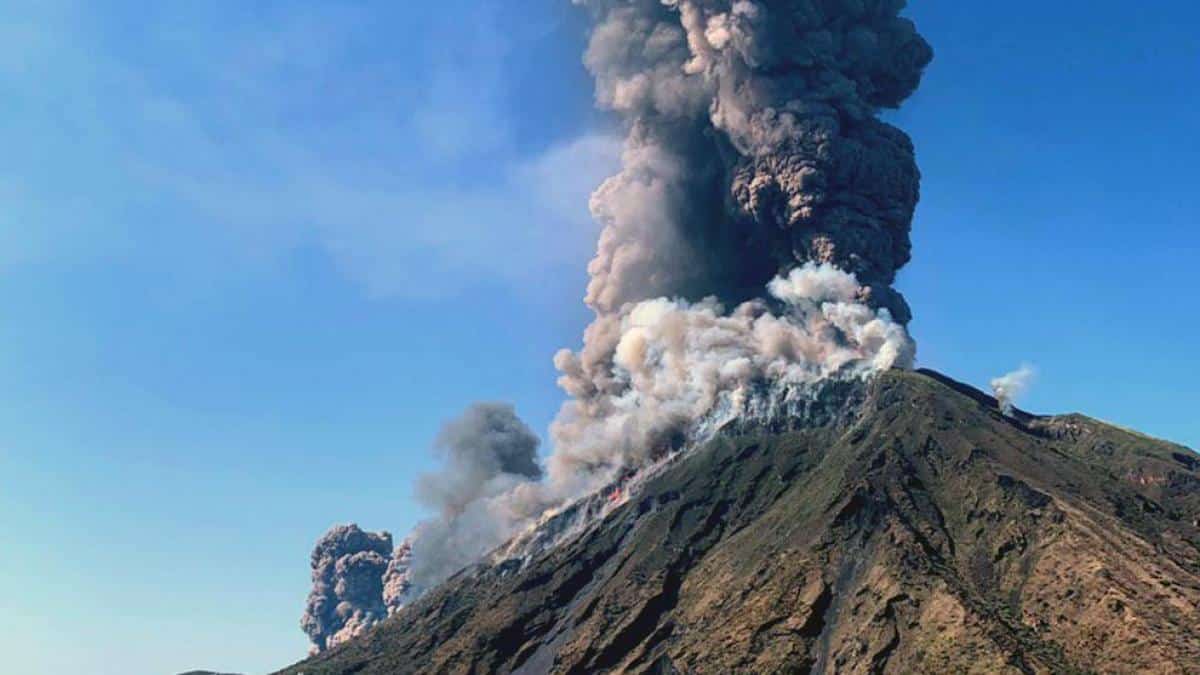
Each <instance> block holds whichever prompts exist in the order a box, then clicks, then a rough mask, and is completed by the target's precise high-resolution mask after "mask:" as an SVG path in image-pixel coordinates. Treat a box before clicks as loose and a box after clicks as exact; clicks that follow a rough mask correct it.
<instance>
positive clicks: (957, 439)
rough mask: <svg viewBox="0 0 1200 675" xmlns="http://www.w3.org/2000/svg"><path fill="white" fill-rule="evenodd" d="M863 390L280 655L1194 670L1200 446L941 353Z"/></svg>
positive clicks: (695, 460) (350, 662) (697, 459)
mask: <svg viewBox="0 0 1200 675" xmlns="http://www.w3.org/2000/svg"><path fill="white" fill-rule="evenodd" d="M855 399H856V400H855V402H854V404H853V405H854V409H855V414H853V415H842V416H830V417H828V418H826V419H827V420H830V421H827V422H826V423H825V424H823V425H822V426H818V427H813V428H804V429H801V430H796V431H785V430H780V429H774V430H762V429H757V430H756V429H739V430H736V431H735V430H733V429H728V430H727V431H726V432H725V433H723V434H721V435H720V436H719V437H718V438H717V439H716V440H714V441H712V442H710V443H708V444H707V445H705V446H703V447H700V448H697V449H695V450H694V451H692V452H690V453H689V454H686V455H684V456H682V457H681V458H680V459H678V460H676V461H675V462H674V464H672V465H671V466H669V467H668V468H667V469H666V470H664V471H663V472H662V473H661V474H659V475H657V476H655V477H654V478H653V479H651V480H649V481H648V482H647V483H646V484H645V486H644V487H643V488H642V489H641V490H640V491H639V492H638V493H637V494H636V495H633V496H632V497H631V498H630V500H629V502H628V503H626V504H625V505H623V506H621V507H620V508H618V509H616V510H615V511H613V512H612V513H610V514H609V515H608V516H607V517H606V518H604V519H603V520H602V521H600V522H597V523H596V524H595V525H594V526H592V527H590V528H589V529H587V530H586V531H584V532H583V533H582V534H580V535H578V536H577V537H575V538H574V539H572V540H570V541H568V542H566V543H564V544H563V545H561V546H558V547H556V548H553V549H550V550H548V551H546V552H544V553H542V554H541V555H539V556H537V557H535V558H533V559H531V560H528V561H525V562H521V563H519V562H516V561H514V562H511V563H506V564H499V565H495V566H490V567H477V568H474V569H471V570H468V571H466V572H463V573H460V574H459V575H458V576H456V577H454V578H452V579H450V580H449V581H448V582H447V583H445V584H443V585H442V586H441V587H440V588H438V589H435V590H434V591H432V592H430V593H429V594H428V595H426V596H425V597H424V598H423V599H422V600H420V601H419V602H417V603H415V604H413V605H412V606H410V607H408V608H407V609H405V610H404V611H402V612H400V613H399V614H398V615H396V616H395V617H393V618H392V619H390V620H388V621H387V622H385V623H383V624H382V625H381V626H379V627H378V628H376V629H374V630H372V631H371V632H369V633H367V634H366V635H364V636H362V637H360V638H358V639H356V640H353V641H351V642H349V643H347V644H345V645H342V646H340V647H338V648H335V649H333V650H330V651H328V652H326V653H323V654H321V655H320V656H317V657H314V658H312V659H310V660H308V661H305V662H303V663H300V664H297V665H295V666H293V667H291V668H289V669H286V670H285V671H282V672H284V673H305V674H306V675H318V674H322V673H410V672H422V673H425V672H439V673H442V672H444V673H491V672H521V673H591V672H607V671H617V672H638V673H641V672H645V673H728V672H751V673H776V672H788V673H804V672H817V673H824V672H844V673H868V672H887V673H919V672H929V673H947V672H987V673H992V672H997V673H999V672H1013V673H1020V672H1026V673H1029V672H1054V673H1059V672H1086V671H1104V672H1154V673H1200V628H1198V626H1200V610H1198V607H1200V456H1197V455H1196V454H1195V453H1193V452H1191V451H1190V450H1187V449H1185V448H1183V447H1180V446H1175V445H1171V444H1168V443H1163V442H1160V441H1156V440H1152V439H1150V438H1147V437H1145V436H1141V435H1139V434H1136V433H1133V432H1129V431H1125V430H1121V429H1118V428H1115V427H1112V426H1109V425H1105V424H1103V423H1100V422H1097V421H1095V420H1092V419H1089V418H1086V417H1083V416H1078V415H1067V416H1061V417H1034V416H1029V415H1025V414H1023V413H1019V412H1018V413H1017V416H1016V418H1015V419H1014V418H1008V417H1005V416H1003V415H1001V414H1000V413H999V412H998V410H997V409H996V406H995V401H994V400H992V399H991V398H990V397H987V396H985V395H983V394H981V393H979V392H977V391H974V390H972V389H970V388H968V387H965V386H963V385H960V384H958V383H955V382H952V381H950V380H948V379H946V378H943V377H941V376H939V375H936V374H934V373H927V372H921V373H910V372H899V371H894V372H890V373H887V374H885V375H883V376H881V377H879V378H877V379H875V380H874V381H872V382H871V383H870V384H868V385H865V391H863V392H860V395H859V396H856V397H855ZM782 426H788V425H787V424H785V425H782Z"/></svg>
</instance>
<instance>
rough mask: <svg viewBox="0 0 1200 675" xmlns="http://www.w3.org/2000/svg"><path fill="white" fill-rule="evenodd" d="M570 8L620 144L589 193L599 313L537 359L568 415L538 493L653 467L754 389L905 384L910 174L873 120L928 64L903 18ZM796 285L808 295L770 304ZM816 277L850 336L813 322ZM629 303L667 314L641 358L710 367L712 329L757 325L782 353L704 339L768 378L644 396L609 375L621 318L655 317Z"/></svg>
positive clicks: (905, 150)
mask: <svg viewBox="0 0 1200 675" xmlns="http://www.w3.org/2000/svg"><path fill="white" fill-rule="evenodd" d="M576 4H579V5H582V6H584V7H586V8H587V9H588V10H590V11H591V12H592V13H593V15H594V17H595V21H596V25H595V29H594V31H593V33H592V36H591V39H590V41H589V45H588V48H587V52H586V54H585V57H584V62H585V64H586V66H587V67H588V69H589V70H590V71H591V72H592V74H593V75H594V76H595V79H596V101H597V104H598V105H600V106H601V107H603V108H607V109H610V110H613V111H615V112H616V113H618V114H619V115H620V116H621V117H622V118H623V119H624V120H625V123H626V128H627V130H628V134H627V137H626V142H625V150H624V154H623V158H622V159H623V166H622V170H621V172H620V173H618V174H617V175H616V176H614V177H612V178H610V179H609V180H607V181H606V182H605V183H604V184H603V185H601V187H600V188H599V189H598V190H597V191H596V192H595V194H594V195H593V196H592V202H591V208H592V212H593V214H594V215H595V217H596V219H597V220H598V221H599V222H600V223H601V224H602V226H603V230H602V232H601V235H600V242H599V245H598V248H597V253H596V256H595V258H594V259H593V260H592V262H591V263H590V265H589V267H588V271H589V274H590V276H591V281H590V283H589V286H588V291H587V296H586V302H587V303H588V305H589V306H590V307H591V308H592V309H593V310H594V311H595V314H596V316H595V319H594V321H593V322H592V324H591V325H590V326H589V327H588V329H587V331H586V332H585V335H584V343H583V347H582V349H581V350H580V351H579V352H577V353H570V352H561V353H559V354H558V355H557V356H556V358H555V363H556V365H557V366H558V368H559V370H560V372H561V373H562V375H561V377H560V380H559V382H560V385H561V386H562V387H563V389H564V390H565V391H566V392H567V393H568V394H569V395H570V397H571V400H570V401H568V402H567V404H566V405H565V406H564V408H563V411H562V413H561V414H560V416H559V418H558V420H557V421H556V422H555V425H554V428H553V429H552V434H553V438H554V441H555V448H556V454H555V455H554V456H553V457H551V460H550V465H549V470H550V473H551V479H552V480H557V481H560V482H563V481H574V482H576V483H579V482H580V479H579V473H580V472H581V471H582V472H584V473H601V474H603V473H611V469H612V468H613V467H616V466H620V465H623V464H626V463H628V462H629V460H630V459H631V458H632V459H634V461H640V460H641V459H643V458H647V457H653V456H654V455H656V454H659V453H661V446H662V445H663V444H664V443H666V442H668V439H669V438H670V437H671V436H673V435H677V434H678V433H679V432H680V431H681V430H683V429H686V427H687V426H688V425H689V424H690V423H693V422H694V421H695V420H697V419H699V418H701V417H703V415H705V414H707V413H708V411H709V410H711V404H712V403H713V402H715V401H716V400H717V399H718V398H720V396H729V397H732V398H734V399H736V398H737V397H738V396H739V392H742V391H744V390H745V385H746V384H747V383H748V381H749V380H750V379H754V378H759V379H764V380H769V381H771V382H772V383H775V384H779V385H783V386H787V385H797V384H801V383H803V382H806V381H807V382H811V381H814V380H818V379H821V378H824V377H846V376H861V375H863V374H864V373H867V372H869V371H870V370H872V369H878V368H885V367H891V366H905V365H909V364H910V363H911V360H912V354H913V352H914V350H915V347H914V346H913V345H912V343H911V340H910V339H909V338H908V336H907V334H906V333H905V331H904V326H905V325H906V324H907V323H908V321H909V319H910V318H911V312H910V310H909V307H908V304H907V303H906V302H905V300H904V298H903V296H901V294H900V293H899V292H897V291H896V290H895V289H893V288H892V286H891V284H892V283H893V281H894V280H895V277H896V273H897V271H898V270H899V269H900V268H901V267H903V266H904V265H905V264H906V263H907V262H908V260H909V258H910V251H911V241H910V237H909V233H910V230H911V225H912V217H913V212H914V209H915V207H916V203H917V200H918V197H919V183H920V172H919V171H918V169H917V165H916V160H915V158H914V153H913V146H912V142H911V141H910V140H909V138H908V136H907V135H905V134H904V132H902V131H900V130H899V129H897V128H895V127H893V126H891V125H889V124H886V123H884V122H882V121H881V120H879V119H878V113H879V111H880V110H881V109H883V108H889V107H896V106H899V105H900V103H902V102H903V101H904V100H905V99H906V98H907V97H908V96H909V95H910V94H912V92H913V91H914V90H915V89H916V87H917V85H918V84H919V82H920V79H921V75H922V72H923V70H924V68H925V66H926V65H927V64H928V63H929V62H930V60H931V59H932V57H933V52H932V49H931V48H930V47H929V45H928V43H926V42H925V40H924V39H923V38H921V36H920V35H919V34H918V33H917V31H916V29H915V27H914V25H913V24H912V22H911V21H909V20H908V19H906V18H903V17H901V16H899V13H900V11H901V10H902V9H903V8H904V2H902V1H897V0H886V1H885V0H841V1H838V0H777V1H774V2H767V1H765V0H757V1H756V0H631V1H630V0H576ZM797 270H799V271H800V276H801V279H802V281H804V282H805V284H809V285H808V286H805V287H797V288H796V289H795V290H794V291H791V290H788V291H785V292H784V293H783V294H782V296H781V294H779V293H776V292H775V289H776V288H782V287H783V285H786V284H787V282H788V280H792V279H794V273H796V271H797ZM821 275H825V277H827V280H828V281H834V279H833V278H832V277H833V276H835V275H841V276H840V277H839V278H838V279H837V280H836V282H837V283H839V284H840V285H841V288H842V289H843V290H845V291H846V292H844V293H841V294H840V295H838V296H837V302H838V303H839V304H840V307H841V308H842V309H841V310H840V311H842V312H843V314H842V318H845V317H848V316H849V315H851V314H853V315H854V316H855V317H857V319H856V320H857V321H858V323H857V324H856V323H854V322H850V323H846V322H844V321H830V320H829V318H830V317H828V316H825V315H824V312H823V307H822V304H823V303H824V302H825V298H824V297H823V295H822V293H824V292H825V291H824V290H823V289H821V288H819V286H820V284H816V285H812V283H813V282H815V281H817V280H818V279H819V278H820V277H821ZM660 299H661V300H660ZM647 302H649V303H652V305H651V306H653V303H658V306H660V307H661V306H663V303H668V304H671V306H672V307H674V310H673V311H671V312H668V314H669V315H670V316H671V317H673V325H672V328H671V330H670V331H667V332H663V333H662V334H661V335H660V337H661V340H660V342H661V344H659V345H651V346H650V347H648V349H650V353H652V354H657V353H658V351H662V350H665V352H666V353H674V354H676V356H674V357H672V360H673V361H674V362H675V363H676V364H678V363H688V364H691V365H695V364H697V363H701V362H705V361H706V358H705V355H702V354H700V353H699V352H696V351H695V350H704V349H707V348H709V344H708V343H709V341H710V340H712V337H711V335H712V334H711V333H710V332H709V329H710V328H712V330H715V331H718V332H721V331H725V330H727V329H728V328H729V325H730V324H738V323H739V322H741V323H746V322H757V324H758V325H759V326H765V325H774V326H775V327H776V328H778V329H779V330H778V331H777V332H778V334H779V335H786V336H787V339H786V340H784V342H787V343H790V344H791V346H790V347H789V348H787V349H784V350H783V351H778V352H777V351H775V350H777V349H779V348H780V345H779V343H772V342H767V341H763V340H761V339H759V338H760V331H762V330H763V329H761V328H759V329H757V330H742V331H740V332H739V331H736V330H735V331H734V333H735V334H736V335H735V336H733V337H729V336H728V335H722V339H725V338H728V339H732V340H733V341H734V343H736V347H735V350H736V351H738V352H739V353H740V354H743V355H744V356H745V357H746V358H748V359H749V361H750V362H751V363H757V364H761V363H776V364H778V363H784V364H786V367H780V366H778V365H777V366H775V367H772V368H767V369H765V370H756V369H754V368H751V370H750V371H749V372H751V373H752V374H753V375H752V376H750V375H747V376H746V377H744V378H737V377H732V378H724V379H722V376H720V375H717V376H715V379H714V378H713V377H708V379H707V381H705V382H695V381H689V378H690V380H694V378H696V377H697V375H696V374H695V373H693V372H690V371H688V370H687V369H686V368H683V367H664V368H658V369H656V370H655V371H654V372H652V373H651V374H652V375H653V377H645V376H643V375H645V373H639V369H638V368H637V367H632V368H631V367H630V365H631V364H630V363H629V359H628V358H627V356H628V350H629V349H631V347H630V345H632V344H634V343H636V342H637V341H638V338H637V337H636V336H640V335H642V334H643V333H644V332H645V330H646V329H645V327H644V326H640V325H638V324H639V323H640V321H641V319H640V318H639V317H644V316H646V315H647V314H648V313H653V310H651V309H648V308H647V305H646V304H645V303H647ZM684 308H686V309H684ZM749 317H755V318H749ZM693 319H694V320H693ZM872 321H873V322H875V323H873V324H871V325H872V326H875V327H882V326H886V327H887V328H886V330H884V329H883V328H873V330H881V331H882V332H886V333H888V335H889V338H888V339H887V340H885V341H884V342H883V343H881V342H879V341H878V340H876V339H875V338H873V337H872V338H869V339H867V340H866V341H865V342H860V341H859V339H860V337H863V336H861V335H860V334H858V331H859V330H860V327H861V326H862V325H866V324H870V323H871V322H872ZM631 332H632V335H631ZM882 344H887V345H888V346H887V347H886V350H885V352H886V354H888V355H890V356H885V357H882V358H881V357H880V356H879V353H878V352H877V350H878V349H881V348H882V346H881V345H882ZM681 345H686V347H683V352H684V353H687V354H688V355H687V356H686V357H683V358H679V357H678V355H679V354H680V353H681V352H680V349H681ZM656 350H658V351H656ZM689 350H691V351H689ZM848 352H849V353H850V354H852V356H851V357H848V356H847V353H848ZM781 372H782V373H787V375H785V376H780V375H779V373H781ZM797 373H803V374H804V376H803V377H799V376H797ZM714 383H715V385H714ZM714 386H715V390H714ZM697 392H706V393H704V394H699V395H697ZM712 394H719V396H714V395H712ZM631 429H632V430H633V431H632V433H630V430H631ZM583 482H587V481H583Z"/></svg>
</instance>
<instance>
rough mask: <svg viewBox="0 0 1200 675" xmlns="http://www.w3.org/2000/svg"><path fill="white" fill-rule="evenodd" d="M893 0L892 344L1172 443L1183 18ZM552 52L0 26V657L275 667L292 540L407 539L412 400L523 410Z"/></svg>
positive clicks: (1103, 8) (550, 173) (296, 557)
mask: <svg viewBox="0 0 1200 675" xmlns="http://www.w3.org/2000/svg"><path fill="white" fill-rule="evenodd" d="M911 4H912V5H913V7H912V8H911V12H910V13H911V15H912V16H914V18H916V19H917V21H918V23H919V25H920V27H921V30H922V32H923V33H924V34H925V35H926V36H927V37H928V39H929V40H930V41H931V42H932V43H933V44H934V46H935V48H936V50H937V55H938V56H937V60H936V61H935V63H934V65H933V66H932V68H931V69H930V71H929V73H928V76H927V78H926V80H925V85H924V87H923V88H922V90H921V91H920V92H919V93H918V94H917V95H916V96H915V97H914V98H913V100H912V101H911V102H910V104H909V105H908V106H907V107H906V108H905V109H904V110H902V111H900V112H898V113H895V114H892V115H890V117H891V118H892V119H893V121H895V122H896V123H897V124H899V125H901V126H903V127H904V128H905V129H907V130H908V131H909V132H910V133H911V134H912V135H913V137H914V139H915V141H916V143H917V147H918V158H919V161H920V163H921V167H922V170H923V172H924V175H925V181H924V189H923V201H922V203H921V206H920V208H919V211H918V216H917V220H916V224H915V231H914V239H915V257H914V262H913V263H912V264H911V266H910V267H909V268H907V269H906V270H905V272H904V273H903V274H902V278H901V281H900V287H901V288H902V290H904V291H905V292H906V294H907V295H908V296H909V299H910V301H911V304H912V306H913V308H914V310H915V313H916V317H917V318H916V320H915V321H914V323H913V325H912V329H913V332H914V333H915V335H916V337H917V338H918V340H919V343H920V350H921V354H920V360H921V363H922V365H925V366H929V367H933V368H937V369H939V370H942V371H944V372H946V373H949V374H951V375H952V376H955V377H958V378H959V379H964V380H966V381H969V382H972V383H974V384H976V385H985V384H986V382H987V380H988V379H989V378H990V377H992V376H995V375H998V374H1001V373H1003V372H1005V371H1007V370H1010V369H1012V368H1013V367H1015V366H1016V365H1018V364H1019V363H1020V362H1022V361H1028V362H1032V363H1034V364H1036V365H1037V366H1038V368H1039V370H1040V371H1041V376H1040V379H1039V381H1038V383H1037V386H1036V388H1035V389H1034V390H1033V391H1032V392H1031V394H1030V395H1029V397H1028V398H1027V400H1026V401H1025V407H1028V408H1030V409H1032V410H1035V411H1040V412H1062V411H1074V410H1078V411H1083V412H1086V413H1088V414H1091V415H1093V416H1096V417H1100V418H1104V419H1107V420H1111V421H1113V422H1117V423H1120V424H1123V425H1127V426H1132V427H1136V428H1138V429H1141V430H1143V431H1145V432H1147V433H1150V434H1154V435H1158V436H1163V437H1167V438H1169V439H1172V440H1176V441H1180V442H1183V443H1185V444H1188V445H1191V446H1193V447H1196V446H1200V422H1198V421H1197V419H1198V418H1197V415H1196V412H1195V411H1196V407H1197V404H1198V403H1200V396H1198V395H1197V391H1198V387H1197V384H1196V383H1197V381H1198V380H1200V357H1197V354H1196V344H1197V339H1196V335H1197V334H1198V333H1200V312H1198V311H1197V309H1198V308H1200V282H1198V281H1197V272H1196V260H1197V254H1198V253H1200V234H1198V233H1197V229H1196V228H1197V226H1198V225H1200V190H1197V187H1196V184H1197V181H1198V179H1200V171H1198V170H1197V168H1196V167H1197V165H1198V163H1200V115H1197V114H1196V111H1197V109H1200V44H1198V43H1197V41H1196V38H1195V29H1194V27H1195V26H1196V25H1197V24H1198V23H1200V8H1197V6H1196V5H1195V4H1194V3H1191V2H1184V1H1183V0H1170V1H1167V0H1163V1H1161V2H1155V3H1149V4H1145V5H1141V6H1138V7H1136V8H1135V7H1133V6H1132V5H1130V4H1129V3H1128V2H1116V1H1115V0H1099V1H1092V2H1059V3H1048V2H1044V1H1041V2H1029V1H1026V0H1014V1H1013V2H1006V3H962V2H945V1H936V0H925V1H922V0H916V1H914V2H913V3H911ZM201 5H202V6H203V7H202V8H201V7H200V6H201ZM426 5H428V8H426ZM516 7H519V8H520V9H519V10H518V9H514V8H516ZM583 35H584V22H583V18H582V17H580V16H578V15H577V13H576V12H575V10H574V9H573V8H572V7H571V6H570V4H569V3H567V2H565V0H523V2H521V3H517V4H513V3H505V2H500V0H476V1H473V2H468V1H466V0H444V1H443V2H439V3H385V2H365V3H355V4H354V6H353V7H351V6H350V4H349V3H335V2H325V3H319V2H287V3H284V2H255V3H245V2H211V3H171V2H168V3H140V2H139V3H134V2H118V1H115V0H114V1H110V2H104V3H83V2H78V3H75V2H67V1H58V0H37V1H36V2H33V1H28V2H26V1H24V0H18V1H17V2H15V3H12V2H10V3H6V4H5V6H4V8H3V9H0V96H2V98H3V100H4V101H5V113H4V114H3V115H2V116H0V148H2V149H3V150H2V151H0V198H2V203H3V208H2V209H0V383H2V386H0V541H2V542H3V544H2V546H3V549H2V550H0V652H2V653H3V654H4V655H5V657H4V659H5V662H6V663H7V664H10V665H12V666H13V667H15V668H17V670H16V671H14V672H21V673H30V674H33V675H37V674H41V673H60V672H77V673H85V674H88V675H92V674H96V675H100V674H105V675H109V674H111V675H116V674H120V675H142V674H145V675H154V674H162V673H171V672H177V671H182V670H187V669H190V668H200V667H203V668H213V669H229V670H237V671H241V672H261V671H264V670H267V669H269V668H271V667H276V666H281V665H283V664H285V663H287V662H289V661H291V660H293V659H295V658H297V657H299V656H301V655H303V652H304V649H305V639H304V636H303V635H302V634H301V632H300V630H299V628H298V627H297V621H298V617H299V614H300V610H301V608H302V605H303V601H304V595H305V593H306V592H307V588H308V566H307V565H308V553H309V549H310V547H311V544H312V542H313V540H314V539H315V538H316V537H317V536H318V535H319V534H320V533H321V532H322V531H323V530H324V529H325V528H326V527H327V526H329V525H330V524H332V523H335V522H342V521H349V520H356V521H358V522H360V523H361V524H362V525H363V526H364V527H369V528H373V529H383V528H386V529H391V530H392V531H393V532H396V533H397V534H400V533H402V532H403V531H405V530H406V529H407V528H408V527H409V526H411V525H412V524H413V523H414V522H415V521H416V520H417V519H418V518H419V517H420V515H421V514H420V511H419V509H418V507H417V506H416V505H415V503H414V502H413V500H412V498H411V493H410V484H411V479H412V477H413V475H414V474H416V473H417V472H419V471H421V470H422V469H425V468H428V467H429V466H430V461H429V459H428V451H427V448H428V445H429V441H430V439H431V438H432V436H433V434H434V433H435V431H436V429H437V426H438V425H439V423H440V422H441V421H442V420H443V419H445V418H447V417H449V416H451V415H453V414H455V413H456V412H457V411H458V410H460V409H461V408H462V407H463V406H465V405H466V404H467V403H469V402H470V401H472V400H475V399H505V400H511V401H513V402H514V403H516V405H517V407H518V410H519V411H520V412H521V413H522V415H524V416H525V417H526V418H527V419H528V420H529V421H530V422H531V424H532V425H533V426H534V427H535V428H537V429H538V430H540V431H544V429H545V427H546V425H547V424H548V422H549V420H550V418H551V417H552V415H553V413H554V411H555V409H556V407H557V404H558V401H559V393H558V391H557V390H556V389H555V387H554V371H553V368H552V366H551V364H550V357H551V355H552V354H553V353H554V351H555V350H556V349H557V348H559V347H563V346H574V345H576V344H577V342H578V339H579V333H580V330H581V329H582V326H583V325H584V323H585V322H586V321H587V318H588V315H587V313H586V311H585V310H584V308H583V307H582V305H581V303H580V297H581V296H582V292H583V285H584V280H585V279H584V270H583V267H584V264H585V263H586V260H587V258H588V257H589V255H590V251H591V248H592V244H593V239H594V236H595V227H594V226H593V225H592V224H591V223H590V222H589V220H588V218H587V216H586V195H587V193H588V191H589V189H590V187H591V186H592V185H593V184H595V183H596V182H597V181H598V180H599V177H601V176H603V175H604V174H605V173H606V172H607V171H608V170H609V169H610V168H611V166H612V165H613V145H612V141H611V136H610V134H611V132H612V128H611V126H610V124H611V122H610V120H608V119H606V118H605V117H604V116H602V115H599V114H597V113H595V112H593V111H592V110H591V91H590V84H589V82H588V80H587V77H586V74H585V73H584V72H583V69H582V67H581V66H580V65H579V53H580V51H581V49H582V45H583ZM14 664H15V665H14Z"/></svg>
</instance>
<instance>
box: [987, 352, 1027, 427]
mask: <svg viewBox="0 0 1200 675" xmlns="http://www.w3.org/2000/svg"><path fill="white" fill-rule="evenodd" d="M1036 379H1037V369H1036V368H1034V367H1033V366H1031V365H1029V364H1027V363H1026V364H1022V365H1021V367H1020V368H1017V369H1016V370H1014V371H1012V372H1011V373H1007V374H1005V375H1001V376H1000V377H997V378H995V379H993V380H992V382H991V384H992V392H993V393H994V394H995V396H996V402H997V403H999V405H1000V409H1001V410H1002V411H1004V414H1005V415H1012V414H1013V411H1014V410H1015V409H1016V404H1017V401H1018V400H1019V399H1020V398H1021V397H1022V396H1023V395H1024V394H1025V392H1026V391H1028V390H1029V388H1030V387H1031V386H1033V382H1034V380H1036Z"/></svg>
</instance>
